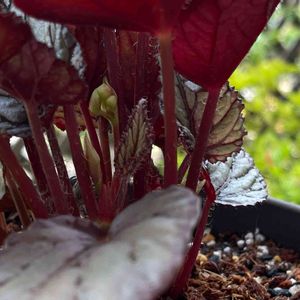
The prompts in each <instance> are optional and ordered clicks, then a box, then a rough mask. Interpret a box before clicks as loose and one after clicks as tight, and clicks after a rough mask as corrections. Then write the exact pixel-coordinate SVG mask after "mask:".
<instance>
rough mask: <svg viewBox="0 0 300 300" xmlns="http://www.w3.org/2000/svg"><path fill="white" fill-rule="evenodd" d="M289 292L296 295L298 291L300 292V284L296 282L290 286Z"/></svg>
mask: <svg viewBox="0 0 300 300" xmlns="http://www.w3.org/2000/svg"><path fill="white" fill-rule="evenodd" d="M289 292H290V293H291V295H292V296H293V295H295V294H296V293H299V292H300V284H295V285H293V286H292V287H290V288H289Z"/></svg>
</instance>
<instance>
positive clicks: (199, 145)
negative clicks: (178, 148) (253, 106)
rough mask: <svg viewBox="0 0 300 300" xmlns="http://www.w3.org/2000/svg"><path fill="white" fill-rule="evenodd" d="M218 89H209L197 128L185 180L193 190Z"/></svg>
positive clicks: (197, 177)
mask: <svg viewBox="0 0 300 300" xmlns="http://www.w3.org/2000/svg"><path fill="white" fill-rule="evenodd" d="M220 90H221V88H215V89H211V90H210V91H209V94H208V99H207V102H206V105H205V109H204V112H203V117H202V120H201V124H200V126H199V129H198V135H197V138H196V144H195V148H194V150H193V154H192V160H191V164H190V169H189V172H188V176H187V181H186V186H187V187H189V188H190V189H192V190H193V191H195V190H196V187H197V183H198V179H199V173H200V170H201V164H202V161H203V159H204V155H205V150H206V145H207V141H208V137H209V133H210V129H211V127H212V123H213V118H214V115H215V111H216V108H217V103H218V99H219V94H220Z"/></svg>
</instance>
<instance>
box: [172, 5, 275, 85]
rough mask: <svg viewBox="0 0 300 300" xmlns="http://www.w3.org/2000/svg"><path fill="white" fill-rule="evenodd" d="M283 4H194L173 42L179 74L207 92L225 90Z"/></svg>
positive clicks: (186, 13)
mask: <svg viewBox="0 0 300 300" xmlns="http://www.w3.org/2000/svg"><path fill="white" fill-rule="evenodd" d="M278 3H279V0H253V1H249V0H194V1H192V2H191V3H190V4H189V5H188V6H187V7H186V8H185V10H183V11H182V12H181V14H180V17H179V22H178V24H177V27H176V30H175V39H174V42H173V51H174V60H175V66H176V69H177V71H178V72H180V73H181V74H182V75H184V76H185V77H187V78H188V79H190V80H192V81H194V82H196V83H198V84H200V85H202V86H203V87H205V88H206V89H210V88H215V87H218V88H219V87H221V86H222V85H223V84H224V83H225V82H226V80H227V79H228V78H229V76H230V75H231V74H232V72H233V71H234V69H235V68H236V67H237V66H238V64H239V63H240V62H241V60H242V59H243V57H244V56H245V55H246V54H247V52H248V51H249V49H250V47H251V46H252V44H253V43H254V42H255V40H256V38H257V37H258V35H259V34H260V33H261V31H262V30H263V28H264V27H265V25H266V23H267V21H268V19H269V17H270V16H271V14H272V13H273V11H274V10H275V8H276V6H277V5H278Z"/></svg>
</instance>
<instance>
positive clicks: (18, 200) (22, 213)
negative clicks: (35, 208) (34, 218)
mask: <svg viewBox="0 0 300 300" xmlns="http://www.w3.org/2000/svg"><path fill="white" fill-rule="evenodd" d="M5 177H6V183H7V186H8V189H9V191H10V194H11V196H12V199H13V202H14V204H15V207H16V210H17V213H18V215H19V218H20V220H21V223H22V225H23V227H24V228H27V227H28V226H29V225H30V223H31V220H30V217H29V214H28V211H27V207H26V205H25V203H24V200H23V197H22V195H21V193H20V191H19V189H18V187H17V185H16V183H15V182H14V179H13V177H12V175H11V172H10V171H8V172H6V176H5Z"/></svg>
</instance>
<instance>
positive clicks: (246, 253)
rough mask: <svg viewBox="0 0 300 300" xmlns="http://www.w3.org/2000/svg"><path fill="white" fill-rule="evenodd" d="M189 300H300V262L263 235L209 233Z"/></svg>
mask: <svg viewBox="0 0 300 300" xmlns="http://www.w3.org/2000/svg"><path fill="white" fill-rule="evenodd" d="M185 299H187V300H218V299H221V300H227V299H228V300H242V299H245V300H265V299H266V300H267V299H274V300H287V299H290V300H300V258H299V254H298V253H296V252H295V251H293V250H290V249H285V248H281V247H279V246H278V245H276V244H275V243H274V242H273V241H271V240H267V239H266V238H265V237H264V236H263V235H262V234H260V233H259V232H256V233H251V232H249V233H247V234H246V235H244V236H238V235H235V234H225V235H220V236H217V237H215V236H214V235H212V234H211V233H207V234H206V235H205V237H204V239H203V245H202V248H201V252H199V254H198V257H197V262H196V265H195V267H194V270H193V273H192V276H191V278H190V279H189V282H188V289H187V291H186V294H185Z"/></svg>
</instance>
